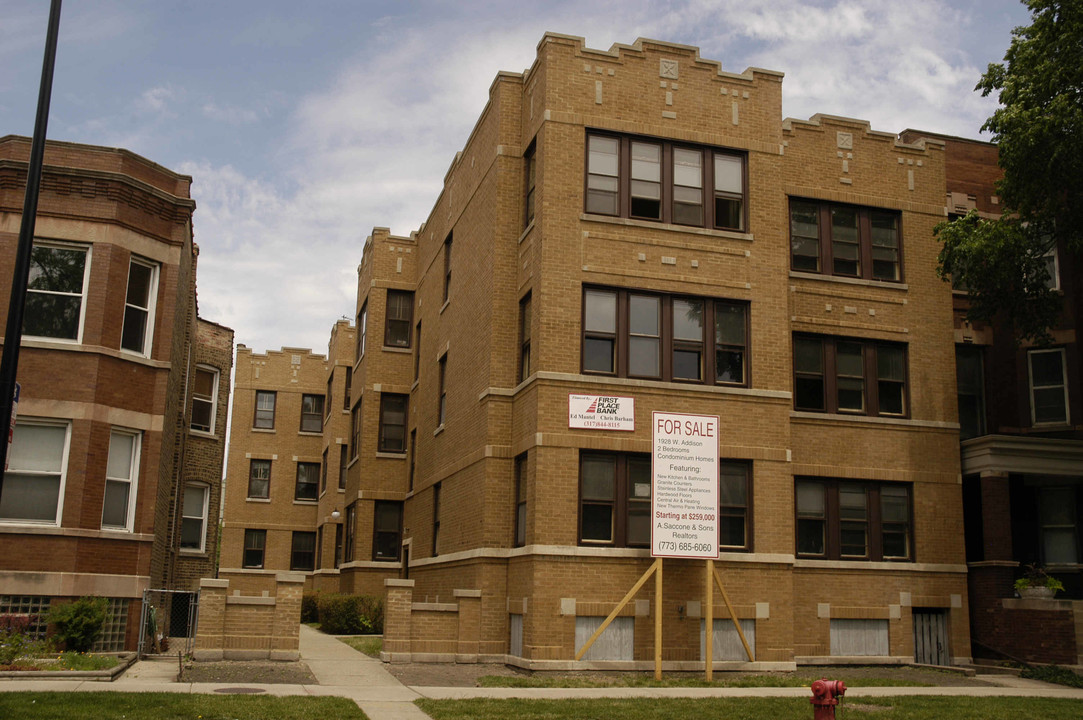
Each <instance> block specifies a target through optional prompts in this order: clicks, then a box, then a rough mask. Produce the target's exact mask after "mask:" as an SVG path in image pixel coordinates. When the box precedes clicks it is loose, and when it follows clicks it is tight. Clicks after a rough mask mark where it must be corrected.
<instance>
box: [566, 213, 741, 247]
mask: <svg viewBox="0 0 1083 720" xmlns="http://www.w3.org/2000/svg"><path fill="white" fill-rule="evenodd" d="M579 219H580V220H581V221H585V222H596V223H605V224H607V225H623V226H625V227H636V228H648V229H652V230H666V231H669V232H678V233H683V234H685V235H702V236H704V237H713V238H726V239H727V240H742V241H744V242H754V240H755V238H754V236H753V235H752V233H746V232H739V231H735V230H716V229H715V228H705V227H697V226H695V225H677V224H675V223H664V222H655V221H652V220H636V219H634V218H622V217H616V216H612V215H594V214H592V213H581V214H580V215H579Z"/></svg>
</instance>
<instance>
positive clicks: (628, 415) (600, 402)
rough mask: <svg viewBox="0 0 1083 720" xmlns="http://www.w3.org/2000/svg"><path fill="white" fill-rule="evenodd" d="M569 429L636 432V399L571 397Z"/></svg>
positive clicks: (592, 396) (593, 396)
mask: <svg viewBox="0 0 1083 720" xmlns="http://www.w3.org/2000/svg"><path fill="white" fill-rule="evenodd" d="M568 427H570V428H585V429H587V430H635V429H636V413H635V398H630V397H612V396H608V395H569V396H568Z"/></svg>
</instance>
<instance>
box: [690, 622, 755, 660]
mask: <svg viewBox="0 0 1083 720" xmlns="http://www.w3.org/2000/svg"><path fill="white" fill-rule="evenodd" d="M738 622H740V623H741V632H743V633H744V634H745V639H746V640H748V646H749V647H750V648H751V649H752V657H753V658H755V657H756V621H755V620H753V619H751V618H749V619H747V620H738ZM712 624H713V625H714V643H713V645H714V656H713V657H714V659H715V660H740V661H743V662H748V655H746V654H745V646H744V645H742V644H741V636H740V635H738V634H737V628H735V627H733V621H732V620H730V619H729V618H726V619H724V620H723V619H720V618H715V619H714V623H712ZM706 629H707V620H706V619H701V620H700V621H699V657H700V659H701V660H706V659H707V633H706Z"/></svg>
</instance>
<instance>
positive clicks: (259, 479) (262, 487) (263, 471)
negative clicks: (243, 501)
mask: <svg viewBox="0 0 1083 720" xmlns="http://www.w3.org/2000/svg"><path fill="white" fill-rule="evenodd" d="M248 497H250V498H260V499H266V498H269V497H271V461H270V460H252V461H251V462H250V463H249V466H248Z"/></svg>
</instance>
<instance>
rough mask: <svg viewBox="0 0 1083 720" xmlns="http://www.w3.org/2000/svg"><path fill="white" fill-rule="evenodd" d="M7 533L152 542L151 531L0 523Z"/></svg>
mask: <svg viewBox="0 0 1083 720" xmlns="http://www.w3.org/2000/svg"><path fill="white" fill-rule="evenodd" d="M8 533H10V534H13V535H63V536H65V537H78V538H97V539H100V540H120V541H122V542H142V543H149V542H154V535H153V534H152V533H130V532H125V531H123V530H94V529H90V528H72V527H56V526H55V525H30V524H26V523H18V522H3V523H0V534H8Z"/></svg>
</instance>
